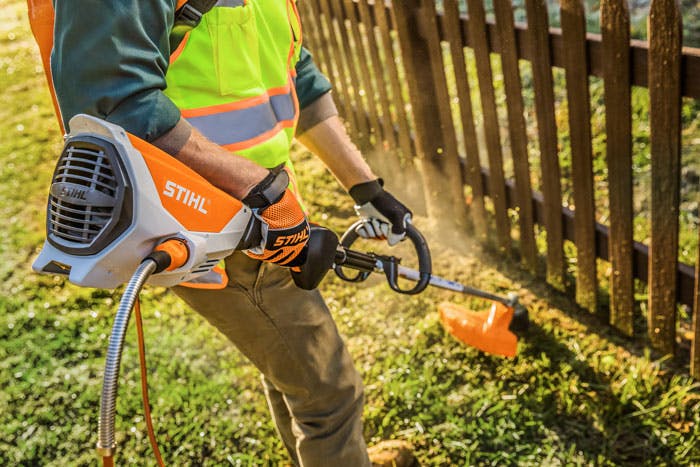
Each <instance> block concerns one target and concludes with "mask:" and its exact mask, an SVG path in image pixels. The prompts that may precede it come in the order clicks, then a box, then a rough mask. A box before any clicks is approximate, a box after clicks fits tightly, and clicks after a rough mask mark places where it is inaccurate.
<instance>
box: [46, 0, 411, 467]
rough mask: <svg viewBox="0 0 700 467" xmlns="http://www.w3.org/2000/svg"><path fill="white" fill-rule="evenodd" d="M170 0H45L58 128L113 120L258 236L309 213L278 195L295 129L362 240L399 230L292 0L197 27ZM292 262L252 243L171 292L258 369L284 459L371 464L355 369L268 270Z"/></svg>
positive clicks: (258, 1) (214, 15)
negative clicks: (164, 155)
mask: <svg viewBox="0 0 700 467" xmlns="http://www.w3.org/2000/svg"><path fill="white" fill-rule="evenodd" d="M177 3H178V2H177V1H176V0H87V1H86V0H54V7H55V28H54V50H53V54H52V60H51V68H52V75H53V81H54V88H55V91H56V95H57V98H58V102H59V106H60V109H61V114H62V118H63V121H64V123H65V124H67V122H68V121H69V120H70V118H71V117H72V116H73V115H75V114H77V113H87V114H91V115H95V116H97V117H100V118H103V119H105V120H108V121H110V122H113V123H116V124H118V125H120V126H122V127H123V128H125V129H126V130H127V131H129V132H130V133H133V134H135V135H136V136H139V137H141V138H142V139H145V140H147V141H149V142H151V143H152V144H154V145H155V146H157V147H159V148H161V149H163V150H164V151H166V152H168V153H169V154H171V155H173V156H174V157H176V158H177V159H179V160H181V161H182V162H184V163H185V164H187V165H189V166H190V167H192V168H193V169H194V170H195V171H197V172H198V173H200V174H201V175H202V176H204V177H205V178H207V179H208V180H209V181H210V182H211V183H213V184H214V185H216V186H217V187H219V188H221V189H222V190H224V191H226V192H227V193H229V194H230V195H232V196H234V197H235V198H237V199H240V200H242V201H243V202H244V203H245V204H248V205H249V206H251V207H255V208H258V209H259V210H260V212H261V213H262V215H261V216H260V221H261V222H262V223H267V224H268V226H269V227H270V230H274V229H276V228H277V229H281V230H284V229H287V228H289V229H293V228H296V227H298V225H305V222H306V220H305V216H304V214H303V212H302V209H301V208H300V205H299V202H298V200H297V199H296V198H295V197H294V196H290V195H289V194H288V192H289V191H290V190H293V188H294V185H295V184H294V180H293V178H294V177H293V169H292V165H291V161H290V160H289V147H290V144H291V140H292V138H293V137H295V136H296V138H297V139H298V140H299V141H301V142H302V143H303V144H304V145H306V146H307V147H308V148H309V149H310V150H311V151H312V152H314V153H315V154H316V155H317V156H318V157H320V158H321V159H322V161H323V162H324V163H325V164H326V165H327V166H328V168H329V169H330V170H331V171H332V172H333V174H334V175H335V176H336V177H337V179H338V180H339V182H340V183H341V184H342V185H343V187H345V188H346V189H348V191H349V193H350V195H351V196H352V198H353V199H354V201H355V203H356V205H357V206H358V212H359V213H360V214H361V216H362V217H363V218H364V219H366V223H365V227H364V228H363V229H362V232H361V233H362V234H363V235H364V236H368V237H376V238H381V239H384V238H386V239H387V240H388V241H389V242H390V243H392V244H393V243H396V242H398V241H399V240H401V238H402V237H403V236H404V234H405V226H406V223H407V222H409V221H410V216H411V213H410V211H409V210H408V209H407V208H406V207H405V206H404V205H403V204H401V203H400V202H399V201H397V200H396V199H395V198H394V197H393V196H391V195H390V194H389V193H387V192H386V191H385V190H384V189H383V188H382V184H381V181H379V180H378V179H377V177H376V176H375V175H374V174H373V173H372V170H371V169H370V168H369V167H368V166H367V164H366V163H365V162H364V160H363V159H362V156H361V154H360V153H359V151H358V150H357V148H356V147H355V146H354V145H353V144H352V143H351V142H350V140H349V138H348V136H347V134H346V132H345V129H344V127H343V125H342V123H341V122H340V120H339V119H338V116H337V112H336V110H335V107H334V105H333V102H332V99H331V97H330V94H329V91H330V84H329V83H328V81H327V80H326V79H325V77H323V76H322V75H321V74H320V72H319V71H318V69H317V68H316V66H315V65H314V63H313V61H312V58H311V56H310V54H309V53H308V52H307V51H305V50H304V49H303V48H302V47H301V39H302V36H301V34H302V32H301V27H300V22H299V18H298V14H297V10H296V5H295V4H294V2H293V1H292V0H219V2H218V3H217V4H216V6H214V7H213V9H211V11H209V12H207V13H206V14H204V16H203V17H202V18H201V22H200V23H199V24H198V25H196V27H194V28H192V26H194V24H195V23H196V22H197V21H196V20H197V19H198V15H197V11H196V10H197V8H201V5H197V3H195V2H192V1H191V2H190V4H188V5H187V6H185V7H182V6H181V5H178V4H177ZM198 3H200V4H201V2H198ZM176 11H177V13H176ZM193 12H194V15H193V14H192V13H193ZM178 13H179V14H178ZM174 26H175V27H174ZM283 168H284V169H285V170H282V169H283ZM290 180H291V183H288V182H289V181H290ZM300 213H301V214H300ZM273 223H274V225H273ZM293 256H294V253H290V254H285V255H282V257H280V255H278V254H277V253H276V252H274V251H272V250H271V248H270V244H269V242H268V243H264V242H263V244H261V245H260V246H259V247H258V248H255V249H254V250H252V251H248V252H247V254H243V253H236V254H233V255H232V256H231V257H229V258H228V259H227V260H226V271H227V274H228V276H229V278H230V279H229V282H228V284H227V286H226V287H225V288H223V289H221V290H218V291H212V290H203V289H198V288H187V287H177V288H176V289H175V292H176V293H177V294H178V295H179V296H180V297H182V298H183V299H184V300H185V301H186V302H187V303H189V304H190V305H191V306H192V307H193V308H194V309H195V310H196V311H197V312H199V313H200V314H202V315H203V316H204V317H205V318H206V319H207V320H209V321H210V322H211V323H212V324H213V325H214V326H216V327H217V328H218V329H219V330H220V331H221V332H222V333H224V334H225V335H226V336H227V337H228V338H229V339H230V340H231V341H232V342H233V343H234V344H235V345H236V346H237V347H238V348H239V349H240V350H241V352H243V353H244V354H245V355H246V356H247V357H248V358H249V359H250V360H251V361H252V362H253V363H254V364H255V365H256V366H257V367H258V368H259V369H260V371H261V372H262V375H263V383H264V389H265V395H266V397H267V400H268V403H269V407H270V411H271V413H272V415H273V418H274V420H275V423H276V425H277V428H278V430H279V434H280V436H281V438H282V440H283V442H284V444H285V446H286V448H287V449H288V451H289V453H290V455H291V457H292V459H293V460H294V462H295V463H296V464H297V465H304V466H327V465H330V464H331V463H334V464H335V465H339V466H363V465H369V459H368V456H367V452H366V446H365V442H364V440H363V437H362V424H361V413H362V400H363V393H362V381H361V378H360V376H359V375H358V373H357V371H356V370H355V369H354V367H353V364H352V361H351V358H350V356H349V354H348V352H347V350H346V348H345V345H344V343H343V341H342V339H341V338H340V336H339V335H338V331H337V329H336V327H335V324H334V322H333V320H332V317H331V316H330V313H329V311H328V309H327V307H326V305H325V303H324V302H323V299H322V298H321V296H320V294H319V293H318V291H316V290H314V291H304V290H301V289H299V288H297V287H296V286H295V285H294V283H293V282H292V279H291V275H290V272H289V269H288V268H286V267H281V266H280V265H278V264H275V263H279V264H285V265H287V266H289V265H291V264H294V260H295V258H294V257H293ZM261 260H263V261H261Z"/></svg>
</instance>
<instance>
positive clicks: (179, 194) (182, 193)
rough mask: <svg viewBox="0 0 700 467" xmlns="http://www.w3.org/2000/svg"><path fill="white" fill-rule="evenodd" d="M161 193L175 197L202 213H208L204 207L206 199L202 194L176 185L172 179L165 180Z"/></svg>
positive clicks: (176, 199)
mask: <svg viewBox="0 0 700 467" xmlns="http://www.w3.org/2000/svg"><path fill="white" fill-rule="evenodd" d="M163 194H164V195H165V196H167V197H168V198H175V201H179V202H181V203H182V204H184V205H186V206H188V207H191V208H192V209H195V210H197V211H199V212H201V213H202V214H209V213H208V212H207V210H206V209H204V203H206V201H207V199H206V198H205V197H204V196H200V195H198V194H197V193H195V192H194V191H192V190H189V189H187V188H185V187H184V186H182V185H178V184H177V183H175V182H173V181H172V180H168V181H166V182H165V189H164V190H163Z"/></svg>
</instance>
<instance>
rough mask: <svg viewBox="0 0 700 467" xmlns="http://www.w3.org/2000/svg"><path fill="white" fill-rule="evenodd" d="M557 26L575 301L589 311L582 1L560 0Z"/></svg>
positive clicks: (592, 277)
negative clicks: (566, 106)
mask: <svg viewBox="0 0 700 467" xmlns="http://www.w3.org/2000/svg"><path fill="white" fill-rule="evenodd" d="M561 26H562V39H563V46H564V51H563V53H564V69H565V70H566V95H567V100H568V103H569V134H570V139H571V159H572V160H571V173H572V174H575V176H573V177H572V178H573V180H572V181H573V188H574V189H573V192H574V204H575V206H576V208H575V217H574V231H575V233H574V237H575V238H576V242H575V243H576V266H577V274H576V302H577V303H578V304H579V305H580V306H581V307H583V308H585V309H587V310H588V311H590V312H595V311H596V289H597V277H596V254H595V253H596V251H595V204H594V201H595V198H594V194H593V157H592V143H591V123H590V122H591V109H590V95H589V88H588V62H587V58H586V15H585V11H584V7H583V0H562V1H561Z"/></svg>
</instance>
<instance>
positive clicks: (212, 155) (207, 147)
mask: <svg viewBox="0 0 700 467" xmlns="http://www.w3.org/2000/svg"><path fill="white" fill-rule="evenodd" d="M175 158H177V159H178V160H180V161H181V162H182V163H184V164H185V165H187V166H189V167H190V168H191V169H192V170H194V171H195V172H197V173H198V174H199V175H201V176H202V177H204V178H206V179H207V180H208V181H209V182H210V183H211V184H213V185H214V186H216V187H217V188H219V189H221V190H223V191H225V192H226V193H228V194H230V195H231V196H233V197H234V198H236V199H243V198H245V196H246V195H247V194H248V192H249V191H250V190H251V188H253V187H254V186H255V185H257V184H258V183H259V182H260V181H261V180H262V179H263V178H265V176H266V175H267V174H268V170H267V169H266V168H264V167H262V166H260V165H258V164H256V163H255V162H252V161H250V160H248V159H246V158H245V157H243V156H238V155H236V154H233V153H231V152H229V151H227V150H226V149H224V148H222V147H221V146H219V145H218V144H215V143H213V142H211V141H209V140H208V139H207V138H206V137H204V136H203V135H202V134H201V133H200V132H198V131H197V130H195V129H194V128H193V129H192V133H191V134H190V137H189V139H188V140H187V142H186V143H185V145H184V146H182V148H181V149H180V151H179V152H178V153H177V154H176V155H175Z"/></svg>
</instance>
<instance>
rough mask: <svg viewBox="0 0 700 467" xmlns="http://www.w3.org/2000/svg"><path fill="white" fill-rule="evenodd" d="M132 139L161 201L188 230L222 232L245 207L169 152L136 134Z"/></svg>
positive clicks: (130, 136) (131, 136)
mask: <svg viewBox="0 0 700 467" xmlns="http://www.w3.org/2000/svg"><path fill="white" fill-rule="evenodd" d="M129 140H130V141H131V144H132V145H133V146H134V148H136V149H137V150H138V151H139V152H140V153H141V155H142V156H143V159H144V161H145V162H146V166H148V171H149V172H150V173H151V178H152V179H153V182H154V183H155V185H156V188H157V190H158V196H159V197H160V202H161V204H162V205H163V207H164V208H165V210H167V211H168V212H169V213H170V214H171V215H172V216H173V217H174V218H175V219H177V221H178V222H180V223H181V224H182V225H183V227H185V229H187V230H190V231H193V232H219V231H221V229H223V228H224V226H225V225H226V224H228V222H229V221H230V220H231V219H232V218H233V217H234V216H235V215H236V214H237V213H238V212H239V211H240V210H241V208H242V207H243V205H242V204H241V202H240V201H238V200H237V199H236V198H233V197H232V196H229V195H228V194H227V193H225V192H223V191H221V190H219V189H218V188H216V187H215V186H214V185H212V184H211V183H209V182H208V181H207V180H206V179H205V178H203V177H202V176H201V175H199V174H198V173H197V172H195V171H194V170H192V169H190V168H189V167H187V166H186V165H185V164H183V163H182V162H180V161H178V160H177V159H175V158H174V157H172V156H170V155H169V154H167V153H165V152H163V151H161V150H160V149H158V148H156V147H155V146H153V145H151V144H149V143H147V142H145V141H144V140H142V139H140V138H138V137H136V136H134V135H131V134H129Z"/></svg>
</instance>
